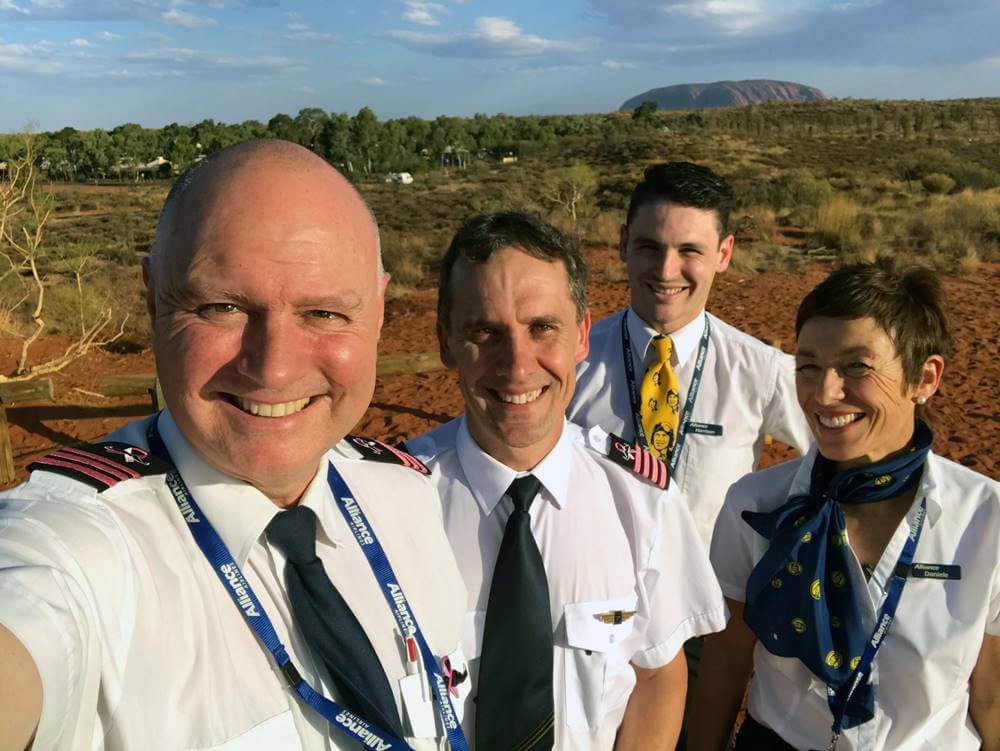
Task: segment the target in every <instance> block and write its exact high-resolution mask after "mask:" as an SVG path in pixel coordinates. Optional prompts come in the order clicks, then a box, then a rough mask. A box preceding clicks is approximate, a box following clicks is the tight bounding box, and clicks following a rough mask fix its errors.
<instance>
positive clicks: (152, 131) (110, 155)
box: [0, 99, 1000, 181]
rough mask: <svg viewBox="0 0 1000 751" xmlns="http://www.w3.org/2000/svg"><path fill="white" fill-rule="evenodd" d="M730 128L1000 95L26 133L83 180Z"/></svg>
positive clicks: (547, 149)
mask: <svg viewBox="0 0 1000 751" xmlns="http://www.w3.org/2000/svg"><path fill="white" fill-rule="evenodd" d="M644 130H645V131H669V132H677V133H693V132H704V133H706V134H711V133H734V134H746V135H753V136H764V135H772V134H773V135H776V136H783V137H795V136H806V137H808V136H815V135H821V134H824V133H839V134H854V135H855V136H859V137H863V138H864V137H867V138H872V139H874V138H878V137H880V136H882V135H889V136H892V137H893V138H904V139H918V138H926V139H927V140H928V142H931V143H933V139H934V136H935V134H936V133H949V132H952V133H953V132H963V133H964V132H968V133H970V134H975V133H982V134H986V133H991V134H997V133H1000V100H998V99H989V100H956V101H946V102H872V101H864V100H826V101H821V102H811V103H807V104H785V103H782V104H763V105H751V106H745V107H730V108H721V109H704V110H690V111H683V112H658V111H657V110H656V107H655V105H653V104H652V103H650V102H647V103H645V104H643V105H642V106H640V107H639V108H638V109H636V110H634V111H632V112H631V113H610V114H599V115H556V116H511V115H505V114H498V115H493V116H487V115H483V114H477V115H475V116H473V117H448V116H441V117H438V118H436V119H434V120H424V119H421V118H418V117H404V118H397V119H390V120H385V121H380V120H379V119H378V117H377V116H376V115H375V113H374V112H373V111H372V110H371V109H370V108H368V107H362V108H361V109H360V110H359V111H358V112H357V113H356V114H354V115H353V116H351V115H347V114H345V113H334V112H326V111H325V110H323V109H321V108H318V107H307V108H304V109H302V110H300V111H299V112H298V114H297V115H295V116H294V117H293V116H291V115H287V114H277V115H275V116H274V117H272V118H271V119H270V120H269V121H268V122H267V123H263V122H260V121H257V120H247V121H245V122H242V123H233V124H226V123H221V122H216V121H215V120H211V119H206V120H202V121H201V122H199V123H196V124H194V125H181V124H178V123H171V124H169V125H166V126H164V127H162V128H144V127H142V126H140V125H137V124H135V123H125V124H123V125H119V126H117V127H115V128H112V129H111V130H102V129H99V128H97V129H93V130H77V129H75V128H71V127H66V128H63V129H61V130H58V131H51V132H45V133H40V134H36V136H35V139H34V140H35V143H34V147H33V148H34V150H35V153H36V155H37V156H36V158H37V159H38V160H39V161H38V166H39V168H40V169H41V170H42V172H43V173H44V174H45V175H46V177H48V179H50V180H63V181H89V180H109V179H139V177H140V176H151V177H164V178H166V177H172V176H175V175H177V174H179V173H180V172H183V171H184V170H185V169H187V168H188V167H190V166H191V165H192V164H194V163H195V162H196V161H197V160H199V159H202V158H204V157H205V156H208V155H210V154H212V153H214V152H216V151H219V150H220V149H223V148H225V147H227V146H230V145H232V144H235V143H239V142H241V141H246V140H249V139H253V138H283V139H286V140H289V141H293V142H295V143H298V144H300V145H302V146H304V147H306V148H308V149H311V150H312V151H314V152H316V153H317V154H319V155H321V156H323V157H324V158H326V159H327V160H328V161H330V162H331V163H332V164H335V165H337V166H338V167H340V168H341V169H342V171H344V172H345V173H346V174H347V175H348V176H349V177H351V178H352V179H355V180H364V179H366V178H369V177H373V176H378V175H382V174H385V173H387V172H403V171H406V172H411V173H419V172H424V171H428V170H432V169H438V168H442V167H448V166H464V165H465V164H467V163H468V161H469V160H470V159H481V160H482V159H485V160H491V159H497V158H499V157H500V156H501V154H504V153H515V154H521V155H532V154H536V153H546V154H548V153H553V150H554V149H555V150H558V149H556V145H557V144H562V143H565V142H566V139H573V138H576V139H586V140H588V141H590V142H593V141H594V140H595V139H596V140H597V141H600V140H602V139H607V140H617V139H621V138H622V137H628V136H629V135H632V134H634V133H635V132H636V131H644ZM23 148H24V145H23V138H19V137H17V136H15V135H7V136H0V162H4V161H6V160H7V159H9V158H11V157H13V156H16V155H17V154H19V153H21V150H22V149H23Z"/></svg>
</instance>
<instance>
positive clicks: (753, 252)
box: [730, 243, 807, 274]
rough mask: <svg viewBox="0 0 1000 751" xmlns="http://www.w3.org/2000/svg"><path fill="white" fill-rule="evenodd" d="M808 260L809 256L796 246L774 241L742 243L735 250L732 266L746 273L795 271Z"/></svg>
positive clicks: (735, 269)
mask: <svg viewBox="0 0 1000 751" xmlns="http://www.w3.org/2000/svg"><path fill="white" fill-rule="evenodd" d="M806 262H807V257H806V256H805V255H804V254H803V253H801V252H800V251H798V250H795V249H794V248H788V247H786V246H784V245H776V244H774V243H742V244H740V246H739V247H738V248H736V250H735V251H733V259H732V261H730V268H732V269H733V270H734V271H738V272H741V273H744V274H763V273H767V272H769V271H793V270H794V269H797V268H799V267H800V266H802V265H803V264H805V263H806Z"/></svg>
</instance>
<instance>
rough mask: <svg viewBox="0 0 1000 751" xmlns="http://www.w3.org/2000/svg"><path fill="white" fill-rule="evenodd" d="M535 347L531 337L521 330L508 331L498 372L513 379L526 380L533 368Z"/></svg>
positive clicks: (500, 355) (498, 359)
mask: <svg viewBox="0 0 1000 751" xmlns="http://www.w3.org/2000/svg"><path fill="white" fill-rule="evenodd" d="M534 361H535V358H534V347H533V343H532V341H531V338H530V337H529V336H528V335H527V334H525V333H523V332H519V331H513V332H510V333H508V335H507V336H506V338H505V339H504V343H503V345H502V347H501V349H500V352H499V356H498V358H497V373H498V374H499V375H502V376H504V377H506V378H509V379H510V380H511V381H515V382H516V381H520V380H524V379H525V378H526V377H527V376H528V375H530V374H531V372H532V370H533V367H534V365H533V363H534Z"/></svg>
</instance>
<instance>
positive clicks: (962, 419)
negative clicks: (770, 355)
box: [0, 250, 1000, 479]
mask: <svg viewBox="0 0 1000 751" xmlns="http://www.w3.org/2000/svg"><path fill="white" fill-rule="evenodd" d="M615 258H616V254H615V253H613V252H612V251H609V250H591V251H588V261H589V262H590V264H591V267H592V268H593V269H594V272H593V274H592V276H593V278H592V281H591V284H590V287H589V291H588V294H589V295H590V305H591V308H592V310H593V314H594V318H595V320H597V319H599V318H603V317H604V316H606V315H609V314H611V313H613V312H614V311H616V310H619V309H621V308H622V307H624V305H625V304H626V301H627V299H628V290H627V284H626V283H625V282H623V281H608V280H607V279H606V277H605V273H604V272H606V271H607V270H608V269H615V268H616V266H615V263H616V261H615ZM827 271H828V270H827V269H826V268H824V267H821V266H814V267H809V268H807V269H805V270H800V271H796V272H791V273H769V274H740V273H736V272H734V271H729V272H727V273H725V274H723V275H722V276H720V277H718V278H717V279H716V282H715V289H714V290H713V291H712V297H711V300H710V305H709V308H710V309H711V310H712V312H713V313H715V314H717V315H719V316H720V317H721V318H724V319H725V320H727V321H729V322H730V323H732V324H734V325H736V326H738V327H740V328H742V329H743V330H744V331H747V332H748V333H750V334H752V335H754V336H759V337H764V338H768V339H777V340H780V342H781V345H782V348H783V349H785V350H786V351H791V350H792V349H793V344H794V315H795V309H796V307H797V305H798V303H799V301H800V300H801V299H802V297H803V296H804V295H805V293H806V292H808V291H809V290H810V289H812V287H814V286H815V285H816V284H817V283H818V282H819V281H820V280H822V279H823V278H824V276H825V275H826V273H827ZM945 287H946V289H947V291H948V294H949V304H950V315H951V325H952V331H953V334H954V335H955V339H956V351H955V356H954V358H953V360H952V362H951V364H950V367H949V368H948V370H947V372H946V374H945V379H944V385H943V386H942V389H941V392H940V393H939V395H938V396H937V397H935V398H934V400H933V402H934V406H935V408H936V409H937V414H938V417H939V419H938V421H937V425H936V429H937V438H936V441H935V446H934V448H935V451H937V452H938V453H940V454H942V455H944V456H947V457H949V458H951V459H953V460H955V461H957V462H961V463H962V464H965V465H967V466H969V467H972V468H973V469H975V470H977V471H979V472H982V473H984V474H986V475H989V476H990V477H997V476H998V474H1000V472H998V469H1000V466H998V465H1000V462H998V458H1000V448H998V441H997V438H998V434H1000V424H998V423H1000V415H998V412H997V409H996V406H995V404H996V401H995V400H996V397H997V394H1000V325H998V323H1000V309H998V308H997V306H996V302H995V301H996V294H997V291H998V290H1000V265H984V266H983V267H982V268H981V269H980V271H979V272H978V273H977V274H976V275H975V276H973V277H968V278H947V279H945ZM434 303H435V294H434V292H433V291H429V290H427V291H420V292H416V293H414V294H412V295H407V296H405V297H403V298H400V299H397V300H394V301H392V302H390V303H389V304H388V306H387V315H386V325H385V329H384V331H383V337H382V343H381V353H382V354H399V353H405V352H424V351H428V350H433V349H435V347H436V345H435V338H434ZM65 344H66V338H65V337H62V336H53V337H47V338H45V339H43V340H42V341H40V342H38V343H37V345H36V346H35V348H34V349H33V359H34V360H38V359H42V358H44V357H46V356H47V355H49V356H50V355H51V354H54V353H57V352H59V351H61V348H62V347H64V346H65ZM120 349H121V348H120ZM14 358H15V343H14V342H11V341H3V340H0V372H2V373H9V372H11V371H12V370H13V366H14ZM152 371H153V357H152V354H151V353H150V352H149V351H140V352H134V353H128V354H122V353H114V352H107V351H98V352H94V353H92V354H90V355H89V356H88V357H86V358H85V359H83V360H80V361H78V362H76V363H74V364H73V365H71V366H70V367H69V368H67V369H66V370H64V371H63V372H61V373H57V374H56V375H55V376H54V377H53V380H54V381H55V391H56V401H55V403H39V402H32V403H24V404H15V405H11V406H9V407H8V409H7V419H8V422H9V423H10V433H11V440H12V443H13V449H14V460H15V464H16V466H17V470H18V473H19V478H20V479H23V478H24V477H25V476H26V473H25V469H24V468H25V466H26V465H27V464H28V463H29V462H30V461H31V460H32V459H33V458H35V457H37V456H39V455H40V454H43V453H45V452H47V451H49V450H50V449H52V448H53V447H55V446H58V445H63V444H68V443H74V442H80V441H92V440H95V439H97V438H99V437H101V436H103V435H105V434H107V433H108V432H110V431H112V430H114V429H115V428H117V427H118V426H119V425H122V424H123V423H125V422H128V421H130V420H134V419H136V418H138V417H141V416H143V415H145V414H148V413H149V412H150V406H149V402H148V400H147V399H143V398H138V397H132V398H114V399H108V398H103V397H100V396H97V395H96V393H95V392H97V390H98V384H99V382H100V380H101V379H102V378H103V377H104V376H107V375H111V374H129V373H136V374H138V373H149V372H152ZM87 392H91V393H87ZM461 404H462V400H461V396H460V394H459V392H458V388H457V383H456V379H455V377H454V375H453V374H452V373H451V372H447V371H441V372H434V373H423V374H413V375H398V376H391V377H387V378H383V379H380V380H379V383H378V385H377V387H376V389H375V396H374V398H373V399H372V406H371V408H370V409H369V410H368V412H367V414H366V415H365V416H364V418H363V419H362V421H361V423H360V424H359V425H358V428H357V432H359V433H363V434H367V435H370V436H372V437H375V438H380V439H382V440H387V441H397V440H400V439H404V438H407V437H411V436H414V435H418V434H419V433H422V432H424V431H426V430H428V429H430V428H433V427H435V426H436V425H438V424H440V423H442V422H444V421H446V420H449V419H451V418H452V417H453V416H455V415H456V414H458V413H459V412H460V410H461ZM790 456H792V453H791V452H790V450H789V449H787V448H786V447H782V446H780V445H778V444H775V445H774V446H772V447H769V448H768V449H767V451H766V454H765V457H764V463H765V464H773V463H775V462H777V461H781V460H782V459H785V458H788V457H790Z"/></svg>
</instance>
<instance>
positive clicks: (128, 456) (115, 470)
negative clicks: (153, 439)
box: [28, 440, 170, 493]
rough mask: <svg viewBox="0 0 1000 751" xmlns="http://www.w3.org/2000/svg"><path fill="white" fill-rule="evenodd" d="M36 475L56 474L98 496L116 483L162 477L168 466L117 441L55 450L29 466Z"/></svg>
mask: <svg viewBox="0 0 1000 751" xmlns="http://www.w3.org/2000/svg"><path fill="white" fill-rule="evenodd" d="M28 470H29V471H30V472H31V473H32V476H34V475H35V474H36V473H40V474H42V475H44V474H57V475H61V476H63V477H66V478H69V479H70V480H72V481H74V482H76V483H80V484H82V485H84V486H87V487H89V488H92V489H93V490H94V492H96V493H101V492H104V491H106V490H110V489H111V488H113V487H115V486H116V485H118V484H119V483H124V482H128V481H129V480H137V479H139V478H142V477H151V476H157V475H165V474H167V472H168V471H169V470H170V467H169V465H167V464H166V463H165V462H163V461H161V460H160V459H158V458H157V457H155V456H153V455H152V454H151V453H150V452H149V451H148V450H147V449H145V448H143V447H141V446H138V445H135V444H133V443H126V442H123V441H119V440H103V441H98V442H97V443H86V444H78V445H76V446H66V447H63V448H58V449H56V450H54V451H51V452H49V453H48V454H46V455H45V456H42V457H40V458H38V459H36V460H35V461H33V462H32V463H31V464H29V465H28Z"/></svg>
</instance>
